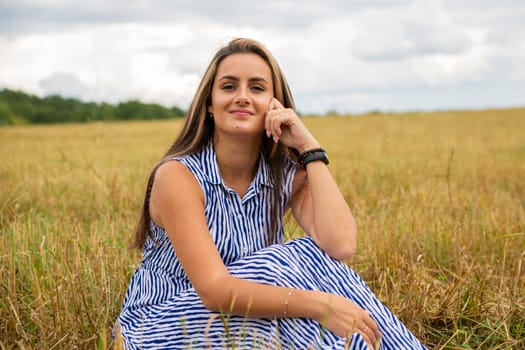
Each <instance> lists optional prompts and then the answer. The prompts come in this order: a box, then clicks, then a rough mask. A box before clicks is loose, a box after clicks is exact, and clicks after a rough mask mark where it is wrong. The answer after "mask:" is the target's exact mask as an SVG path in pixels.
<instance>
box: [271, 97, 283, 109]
mask: <svg viewBox="0 0 525 350" xmlns="http://www.w3.org/2000/svg"><path fill="white" fill-rule="evenodd" d="M272 102H273V104H274V106H275V109H284V108H285V107H284V106H283V104H282V103H281V102H280V101H279V100H278V99H276V98H275V97H274V98H273V100H272Z"/></svg>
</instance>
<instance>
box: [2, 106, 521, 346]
mask: <svg viewBox="0 0 525 350" xmlns="http://www.w3.org/2000/svg"><path fill="white" fill-rule="evenodd" d="M304 122H305V123H306V124H307V126H308V127H309V128H311V130H312V131H313V133H314V134H315V136H316V137H317V138H318V140H319V141H320V143H321V144H322V145H323V147H324V148H326V149H327V151H328V153H329V156H330V159H331V164H330V169H331V171H332V173H333V174H334V176H335V178H336V180H337V182H338V183H339V185H340V187H341V189H342V191H343V194H344V195H345V198H346V199H347V201H348V203H349V204H350V206H351V208H352V211H353V213H354V215H355V217H356V220H357V222H358V226H359V229H360V231H359V239H358V251H357V254H356V256H355V257H354V258H352V259H350V260H348V261H347V263H348V264H349V265H351V266H352V267H353V268H354V269H355V270H356V271H357V272H358V273H359V274H360V275H361V276H362V277H363V278H364V279H365V280H366V281H367V282H368V283H369V285H370V287H371V288H372V289H373V291H374V292H375V293H376V294H377V295H378V297H379V298H380V299H381V300H382V301H383V302H384V303H385V304H386V305H387V306H388V307H389V308H390V309H391V310H392V311H393V312H394V313H395V314H397V315H398V316H399V317H400V318H401V320H403V321H404V322H405V324H406V325H407V326H408V327H409V328H410V329H411V330H412V331H413V332H414V333H415V334H416V335H417V336H418V337H419V338H420V339H421V340H422V341H423V342H424V343H425V344H426V345H427V346H428V347H429V349H524V348H525V109H506V110H487V111H457V112H454V111H451V112H434V113H410V114H395V115H389V114H375V115H366V116H351V117H340V116H332V117H323V118H315V117H305V118H304ZM179 127H180V120H164V121H148V122H114V123H86V124H68V125H51V126H21V127H7V128H0V157H1V158H0V159H1V162H0V349H109V348H112V342H111V328H112V325H113V322H114V320H115V318H116V316H117V314H118V312H119V309H120V305H121V302H122V298H123V295H124V293H125V290H126V288H127V285H128V281H129V278H130V275H131V273H132V271H133V269H134V267H135V266H136V265H137V264H138V263H139V261H140V256H139V253H138V252H136V251H131V250H130V249H129V248H128V247H129V244H130V243H131V240H132V236H133V229H134V227H135V224H136V220H137V218H138V212H139V208H140V205H141V201H142V197H143V191H144V184H145V180H146V176H147V175H148V173H149V171H150V169H151V168H152V166H153V165H154V163H155V162H156V161H157V160H158V159H159V157H160V156H161V155H162V154H163V153H164V151H165V150H166V149H167V147H168V145H169V144H170V143H171V142H172V140H173V138H174V137H175V135H176V133H177V131H178V130H179ZM287 235H288V237H296V236H299V235H302V233H301V231H300V230H299V229H298V228H297V226H296V225H295V224H294V223H293V222H289V223H288V224H287Z"/></svg>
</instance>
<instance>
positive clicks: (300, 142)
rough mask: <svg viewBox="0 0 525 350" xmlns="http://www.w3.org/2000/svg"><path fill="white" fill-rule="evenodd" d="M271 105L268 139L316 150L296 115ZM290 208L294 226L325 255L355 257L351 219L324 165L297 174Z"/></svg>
mask: <svg viewBox="0 0 525 350" xmlns="http://www.w3.org/2000/svg"><path fill="white" fill-rule="evenodd" d="M274 101H275V102H274V105H273V106H270V109H271V111H269V112H268V113H267V114H268V116H267V119H266V129H267V130H270V133H271V135H273V136H274V137H276V138H278V139H280V140H281V142H283V143H284V144H285V145H288V146H290V147H293V148H295V149H297V150H298V151H299V152H301V153H302V152H304V151H307V150H311V149H314V148H318V147H319V143H318V142H317V140H316V139H315V138H314V137H313V136H312V134H311V133H310V132H309V131H308V129H307V128H306V127H305V126H304V124H303V123H302V122H301V120H300V119H299V117H298V116H297V114H296V113H295V111H293V110H292V109H284V107H283V106H282V105H281V104H280V103H279V101H277V100H275V99H274ZM303 184H305V185H304V186H303ZM291 206H292V210H293V214H294V217H295V219H296V221H297V223H298V224H299V225H300V226H301V227H302V228H303V229H304V230H305V232H306V233H308V234H309V235H310V236H312V238H313V239H314V241H315V242H316V243H317V244H318V245H319V247H321V249H323V250H324V251H325V252H326V253H327V254H329V255H330V256H332V257H333V258H335V259H339V260H342V259H345V258H348V257H350V256H352V255H353V254H354V253H355V249H356V240H357V226H356V223H355V220H354V217H353V215H352V212H351V211H350V208H349V207H348V204H347V203H346V201H345V199H344V197H343V195H342V193H341V191H340V190H339V187H338V186H337V183H336V182H335V180H334V178H333V177H332V175H331V174H330V171H329V170H328V167H327V166H326V165H325V164H324V163H323V162H311V163H309V164H307V166H306V171H304V170H299V171H298V172H297V174H296V176H295V179H294V188H293V196H292V203H291Z"/></svg>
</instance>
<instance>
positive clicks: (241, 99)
mask: <svg viewBox="0 0 525 350" xmlns="http://www.w3.org/2000/svg"><path fill="white" fill-rule="evenodd" d="M237 92H238V93H237V96H235V102H236V103H239V104H247V103H249V102H250V99H249V97H248V88H247V87H240V88H239V89H237Z"/></svg>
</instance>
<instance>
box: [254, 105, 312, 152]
mask: <svg viewBox="0 0 525 350" xmlns="http://www.w3.org/2000/svg"><path fill="white" fill-rule="evenodd" d="M264 127H265V129H266V135H267V136H268V137H273V140H274V142H276V143H277V142H278V141H281V142H282V143H283V144H285V145H286V146H288V147H292V148H295V149H296V150H297V151H299V152H300V153H302V152H304V151H307V150H309V149H313V148H317V147H319V143H318V142H317V140H316V139H315V138H314V137H313V135H312V134H311V133H310V131H309V130H308V129H307V128H306V126H305V125H304V124H303V122H302V121H301V120H300V119H299V117H298V116H297V114H296V113H295V111H294V110H293V109H291V108H284V106H283V105H282V104H281V102H279V100H277V99H276V98H273V99H272V101H271V102H270V106H269V109H268V112H266V118H265V121H264Z"/></svg>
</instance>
